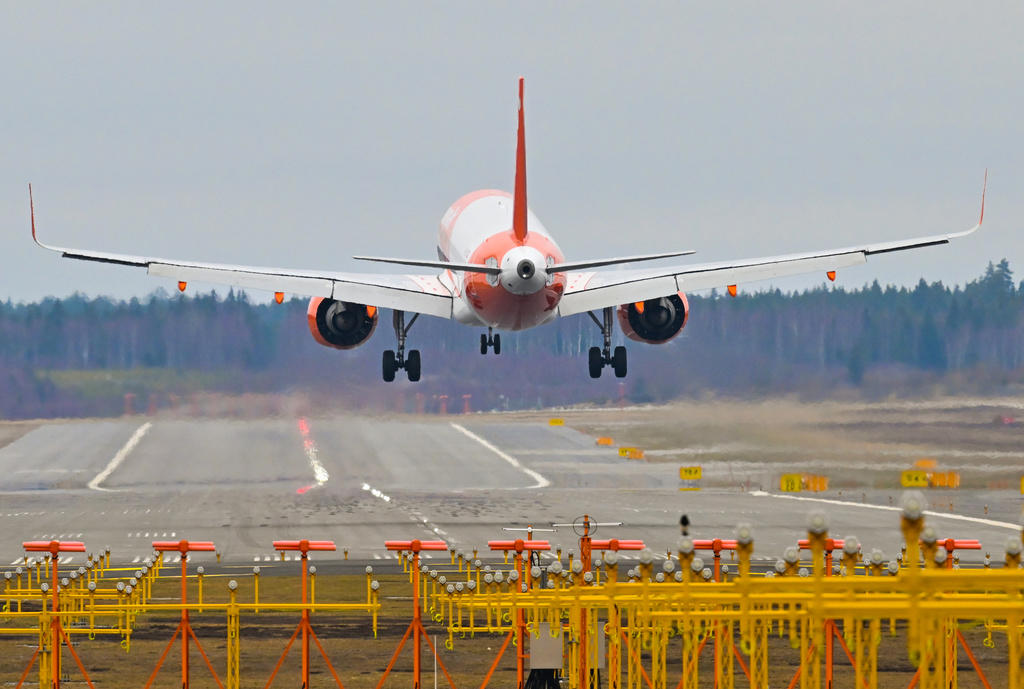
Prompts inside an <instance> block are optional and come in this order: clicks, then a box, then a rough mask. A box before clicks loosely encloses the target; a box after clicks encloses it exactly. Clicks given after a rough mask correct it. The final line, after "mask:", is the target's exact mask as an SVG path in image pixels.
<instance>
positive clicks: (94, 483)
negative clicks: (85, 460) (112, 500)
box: [89, 421, 153, 493]
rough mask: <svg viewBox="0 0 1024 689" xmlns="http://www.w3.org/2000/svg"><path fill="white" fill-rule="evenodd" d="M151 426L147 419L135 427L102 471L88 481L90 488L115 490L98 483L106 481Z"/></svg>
mask: <svg viewBox="0 0 1024 689" xmlns="http://www.w3.org/2000/svg"><path fill="white" fill-rule="evenodd" d="M152 426H153V423H152V422H151V421H147V422H146V423H144V424H142V425H141V426H139V427H138V428H136V429H135V432H134V433H132V437H130V438H128V442H126V443H125V444H124V445H123V446H122V447H121V449H120V450H118V451H117V454H115V455H114V458H113V459H111V460H110V462H109V463H108V464H107V466H106V467H104V468H103V471H101V472H100V473H98V474H96V476H95V477H93V479H92V480H91V481H89V488H91V489H92V490H100V491H104V492H106V493H115V492H117V491H116V490H113V489H111V488H103V487H101V486H100V484H101V483H103V482H104V481H106V480H107V478H108V477H109V476H110V475H111V474H112V473H114V470H116V469H117V467H119V466H120V465H121V463H122V462H123V461H124V460H125V459H127V458H128V455H129V454H130V453H131V451H132V450H134V449H135V446H136V445H138V444H139V441H140V440H142V436H144V435H146V433H147V432H149V429H150V428H152Z"/></svg>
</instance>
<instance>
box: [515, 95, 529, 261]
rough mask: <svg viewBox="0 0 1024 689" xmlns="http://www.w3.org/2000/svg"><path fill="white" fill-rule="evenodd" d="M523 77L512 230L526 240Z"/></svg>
mask: <svg viewBox="0 0 1024 689" xmlns="http://www.w3.org/2000/svg"><path fill="white" fill-rule="evenodd" d="M523 82H524V79H523V77H519V132H518V134H517V136H516V188H515V195H514V197H513V202H512V231H513V232H514V233H515V235H516V239H518V240H519V241H521V242H522V241H525V240H526V124H525V121H524V116H523Z"/></svg>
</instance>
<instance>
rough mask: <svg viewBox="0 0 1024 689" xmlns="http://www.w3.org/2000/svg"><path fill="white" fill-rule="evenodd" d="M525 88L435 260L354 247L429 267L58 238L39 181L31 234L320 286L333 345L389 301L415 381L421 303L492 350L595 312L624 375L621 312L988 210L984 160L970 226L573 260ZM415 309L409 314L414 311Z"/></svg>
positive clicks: (263, 285) (403, 360)
mask: <svg viewBox="0 0 1024 689" xmlns="http://www.w3.org/2000/svg"><path fill="white" fill-rule="evenodd" d="M523 91H524V80H523V78H520V79H519V112H518V118H519V123H518V131H517V135H516V161H515V183H514V187H513V192H512V193H511V194H510V193H508V192H506V191H500V190H496V189H482V190H478V191H474V192H471V193H469V194H466V195H465V196H463V197H462V198H460V199H458V200H457V201H456V202H455V203H454V204H452V205H451V207H450V208H448V210H447V211H446V212H445V214H444V215H443V216H442V218H441V228H440V233H439V236H438V243H437V259H438V260H436V261H434V260H417V259H402V258H382V257H372V256H354V257H353V258H355V259H357V260H361V261H372V262H378V263H385V264H393V265H403V266H412V267H414V268H419V269H426V270H429V271H431V272H423V273H416V274H409V275H390V274H363V273H338V272H328V271H320V270H289V269H284V268H260V267H254V266H245V265H229V264H218V263H200V262H195V261H179V260H168V259H162V258H155V257H146V256H131V255H126V254H116V253H106V252H101V251H92V250H79V249H68V248H63V247H56V246H50V245H47V244H44V243H43V242H42V241H40V240H39V238H38V237H37V235H36V221H35V204H34V202H33V200H32V185H31V184H30V185H29V208H30V214H31V221H32V238H33V240H34V241H35V242H36V244H38V245H39V246H41V247H43V248H44V249H49V250H51V251H57V252H59V253H60V254H61V255H62V256H63V257H65V258H73V259H78V260H82V261H97V262H100V263H112V264H116V265H124V266H133V267H139V268H145V269H146V270H147V271H148V273H149V274H150V275H154V276H157V277H163V278H170V279H172V280H176V281H177V283H178V289H179V290H181V291H182V292H184V291H185V289H186V286H187V285H188V283H189V282H192V281H200V282H211V283H216V284H223V285H231V286H233V287H239V288H245V289H257V290H267V291H272V292H274V298H275V301H277V303H281V302H282V301H283V300H284V295H285V293H286V292H289V293H294V294H299V295H302V296H308V297H311V299H310V301H309V306H308V308H307V313H306V315H307V324H308V327H309V330H310V333H311V334H312V336H313V338H314V339H315V340H316V341H317V342H318V343H320V344H321V345H324V346H326V347H333V348H335V349H351V348H354V347H358V346H360V345H362V344H363V343H365V342H366V341H367V340H369V339H370V336H371V335H372V334H373V332H374V330H375V328H376V326H377V322H378V320H379V318H380V311H379V310H380V309H381V308H386V309H391V311H392V326H393V328H394V331H395V337H396V339H397V347H396V348H395V349H393V350H392V349H388V350H386V351H384V354H383V357H382V360H381V371H382V376H383V378H384V380H385V381H388V382H390V381H393V380H395V374H396V373H397V371H398V370H399V369H404V370H405V372H406V374H407V376H408V379H409V380H410V381H413V382H415V381H418V380H419V379H420V375H421V372H422V362H421V357H420V352H419V350H418V349H410V350H409V351H408V352H407V351H406V342H407V338H408V335H409V330H410V329H411V328H412V326H413V324H414V323H415V322H416V319H417V318H419V316H420V315H427V316H435V317H438V318H447V319H451V320H455V321H457V322H459V323H462V324H465V325H469V326H472V327H476V328H487V332H486V333H481V334H480V353H481V354H484V355H486V354H487V352H488V350H491V351H493V352H494V354H500V353H501V335H500V333H497V332H495V330H505V331H513V332H514V331H518V330H526V329H527V328H534V327H537V326H539V325H543V324H545V323H548V322H550V321H552V320H553V319H555V318H557V317H565V316H572V315H576V314H583V313H586V314H588V315H589V316H590V318H591V319H592V320H593V321H594V323H595V324H596V325H597V327H598V329H599V330H600V332H601V337H602V340H603V341H602V346H600V347H599V346H592V347H590V349H589V351H588V370H589V373H590V377H591V378H600V376H601V373H602V370H603V369H604V368H605V367H611V369H612V370H613V372H614V374H615V376H616V377H618V378H622V377H625V375H626V371H627V361H626V348H625V347H622V346H617V347H615V348H614V350H613V349H612V346H611V344H612V335H613V332H614V327H615V322H616V320H617V321H618V324H619V328H620V329H621V330H622V332H623V334H624V335H625V336H626V337H627V338H628V339H630V340H632V341H636V342H644V343H649V344H662V343H665V342H668V341H669V340H672V339H673V338H674V337H676V336H677V335H678V334H679V333H680V332H681V331H682V329H683V328H684V327H685V326H686V322H687V320H688V318H689V315H690V306H689V303H688V301H687V298H686V293H687V292H691V293H692V292H693V291H696V290H707V289H712V288H726V289H727V290H728V292H729V294H730V295H732V296H736V290H737V285H738V284H739V283H745V282H753V281H760V280H768V279H774V278H779V277H783V276H789V275H798V274H802V273H825V275H826V276H827V277H828V278H829V279H830V280H833V281H834V280H835V278H836V271H837V270H838V269H841V268H845V267H848V266H855V265H859V264H862V263H865V262H866V261H867V259H868V257H869V256H875V255H878V254H885V253H891V252H895V251H904V250H908V249H918V248H921V247H926V246H934V245H938V244H948V243H949V242H950V241H951V240H952V239H956V238H959V237H964V236H967V235H969V234H971V233H972V232H975V231H976V230H978V228H980V227H981V223H982V220H983V219H984V217H985V189H986V188H987V185H988V171H987V170H986V171H985V184H984V186H983V187H982V195H981V215H980V216H979V218H978V223H977V224H976V225H975V226H974V227H971V228H970V229H969V230H966V231H963V232H956V233H951V234H941V235H932V236H927V237H916V238H912V239H902V240H897V241H891V242H881V243H874V244H863V245H859V246H852V247H846V248H841V249H830V250H826V251H812V252H806V253H797V254H787V255H781V256H768V257H762V258H753V259H743V260H737V261H722V262H717V263H703V264H699V263H698V264H687V265H675V266H668V267H661V268H641V269H637V268H633V269H630V270H616V271H597V270H592V269H594V268H602V267H609V266H622V265H630V264H636V263H641V262H647V261H655V260H660V259H666V258H675V257H679V256H687V255H690V254H693V253H695V252H694V251H692V250H687V251H672V252H668V253H658V254H647V255H640V256H624V257H615V258H606V259H598V260H589V261H566V260H565V257H564V255H563V254H562V251H561V249H559V248H558V245H557V244H556V243H555V240H554V238H553V237H552V236H551V234H550V233H549V232H548V231H547V230H546V229H545V228H544V226H543V225H542V224H541V222H540V220H539V219H538V218H537V216H536V215H534V213H533V212H532V211H531V210H530V208H529V206H528V205H527V202H526V129H525V116H524V106H523ZM438 271H439V272H438ZM407 314H412V317H411V318H408V319H407V318H406V315H407ZM597 314H599V315H597Z"/></svg>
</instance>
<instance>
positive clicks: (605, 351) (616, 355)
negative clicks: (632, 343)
mask: <svg viewBox="0 0 1024 689" xmlns="http://www.w3.org/2000/svg"><path fill="white" fill-rule="evenodd" d="M601 311H602V313H601V316H602V318H601V319H600V320H599V319H598V318H597V316H595V315H594V312H593V311H588V312H587V314H588V315H589V316H590V318H591V319H592V320H593V321H594V323H596V324H597V327H598V328H600V329H601V335H602V336H603V337H604V347H603V348H602V347H591V348H590V351H589V352H588V360H587V364H588V367H589V369H590V377H591V378H600V377H601V371H602V370H603V369H604V367H605V366H611V367H612V370H613V371H614V372H615V377H616V378H625V377H626V348H625V347H616V348H615V350H614V351H613V350H612V327H613V320H612V318H613V316H614V311H613V309H612V308H606V309H602V310H601Z"/></svg>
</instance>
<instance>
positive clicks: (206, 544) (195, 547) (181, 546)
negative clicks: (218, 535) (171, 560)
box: [153, 540, 217, 553]
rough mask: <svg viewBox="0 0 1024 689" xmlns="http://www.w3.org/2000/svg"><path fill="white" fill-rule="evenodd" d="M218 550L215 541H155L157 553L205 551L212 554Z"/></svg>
mask: <svg viewBox="0 0 1024 689" xmlns="http://www.w3.org/2000/svg"><path fill="white" fill-rule="evenodd" d="M216 549H217V548H216V547H214V545H213V541H185V540H181V541H153V550H156V551H157V552H161V553H166V552H179V553H188V552H197V551H205V552H212V551H214V550H216Z"/></svg>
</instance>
